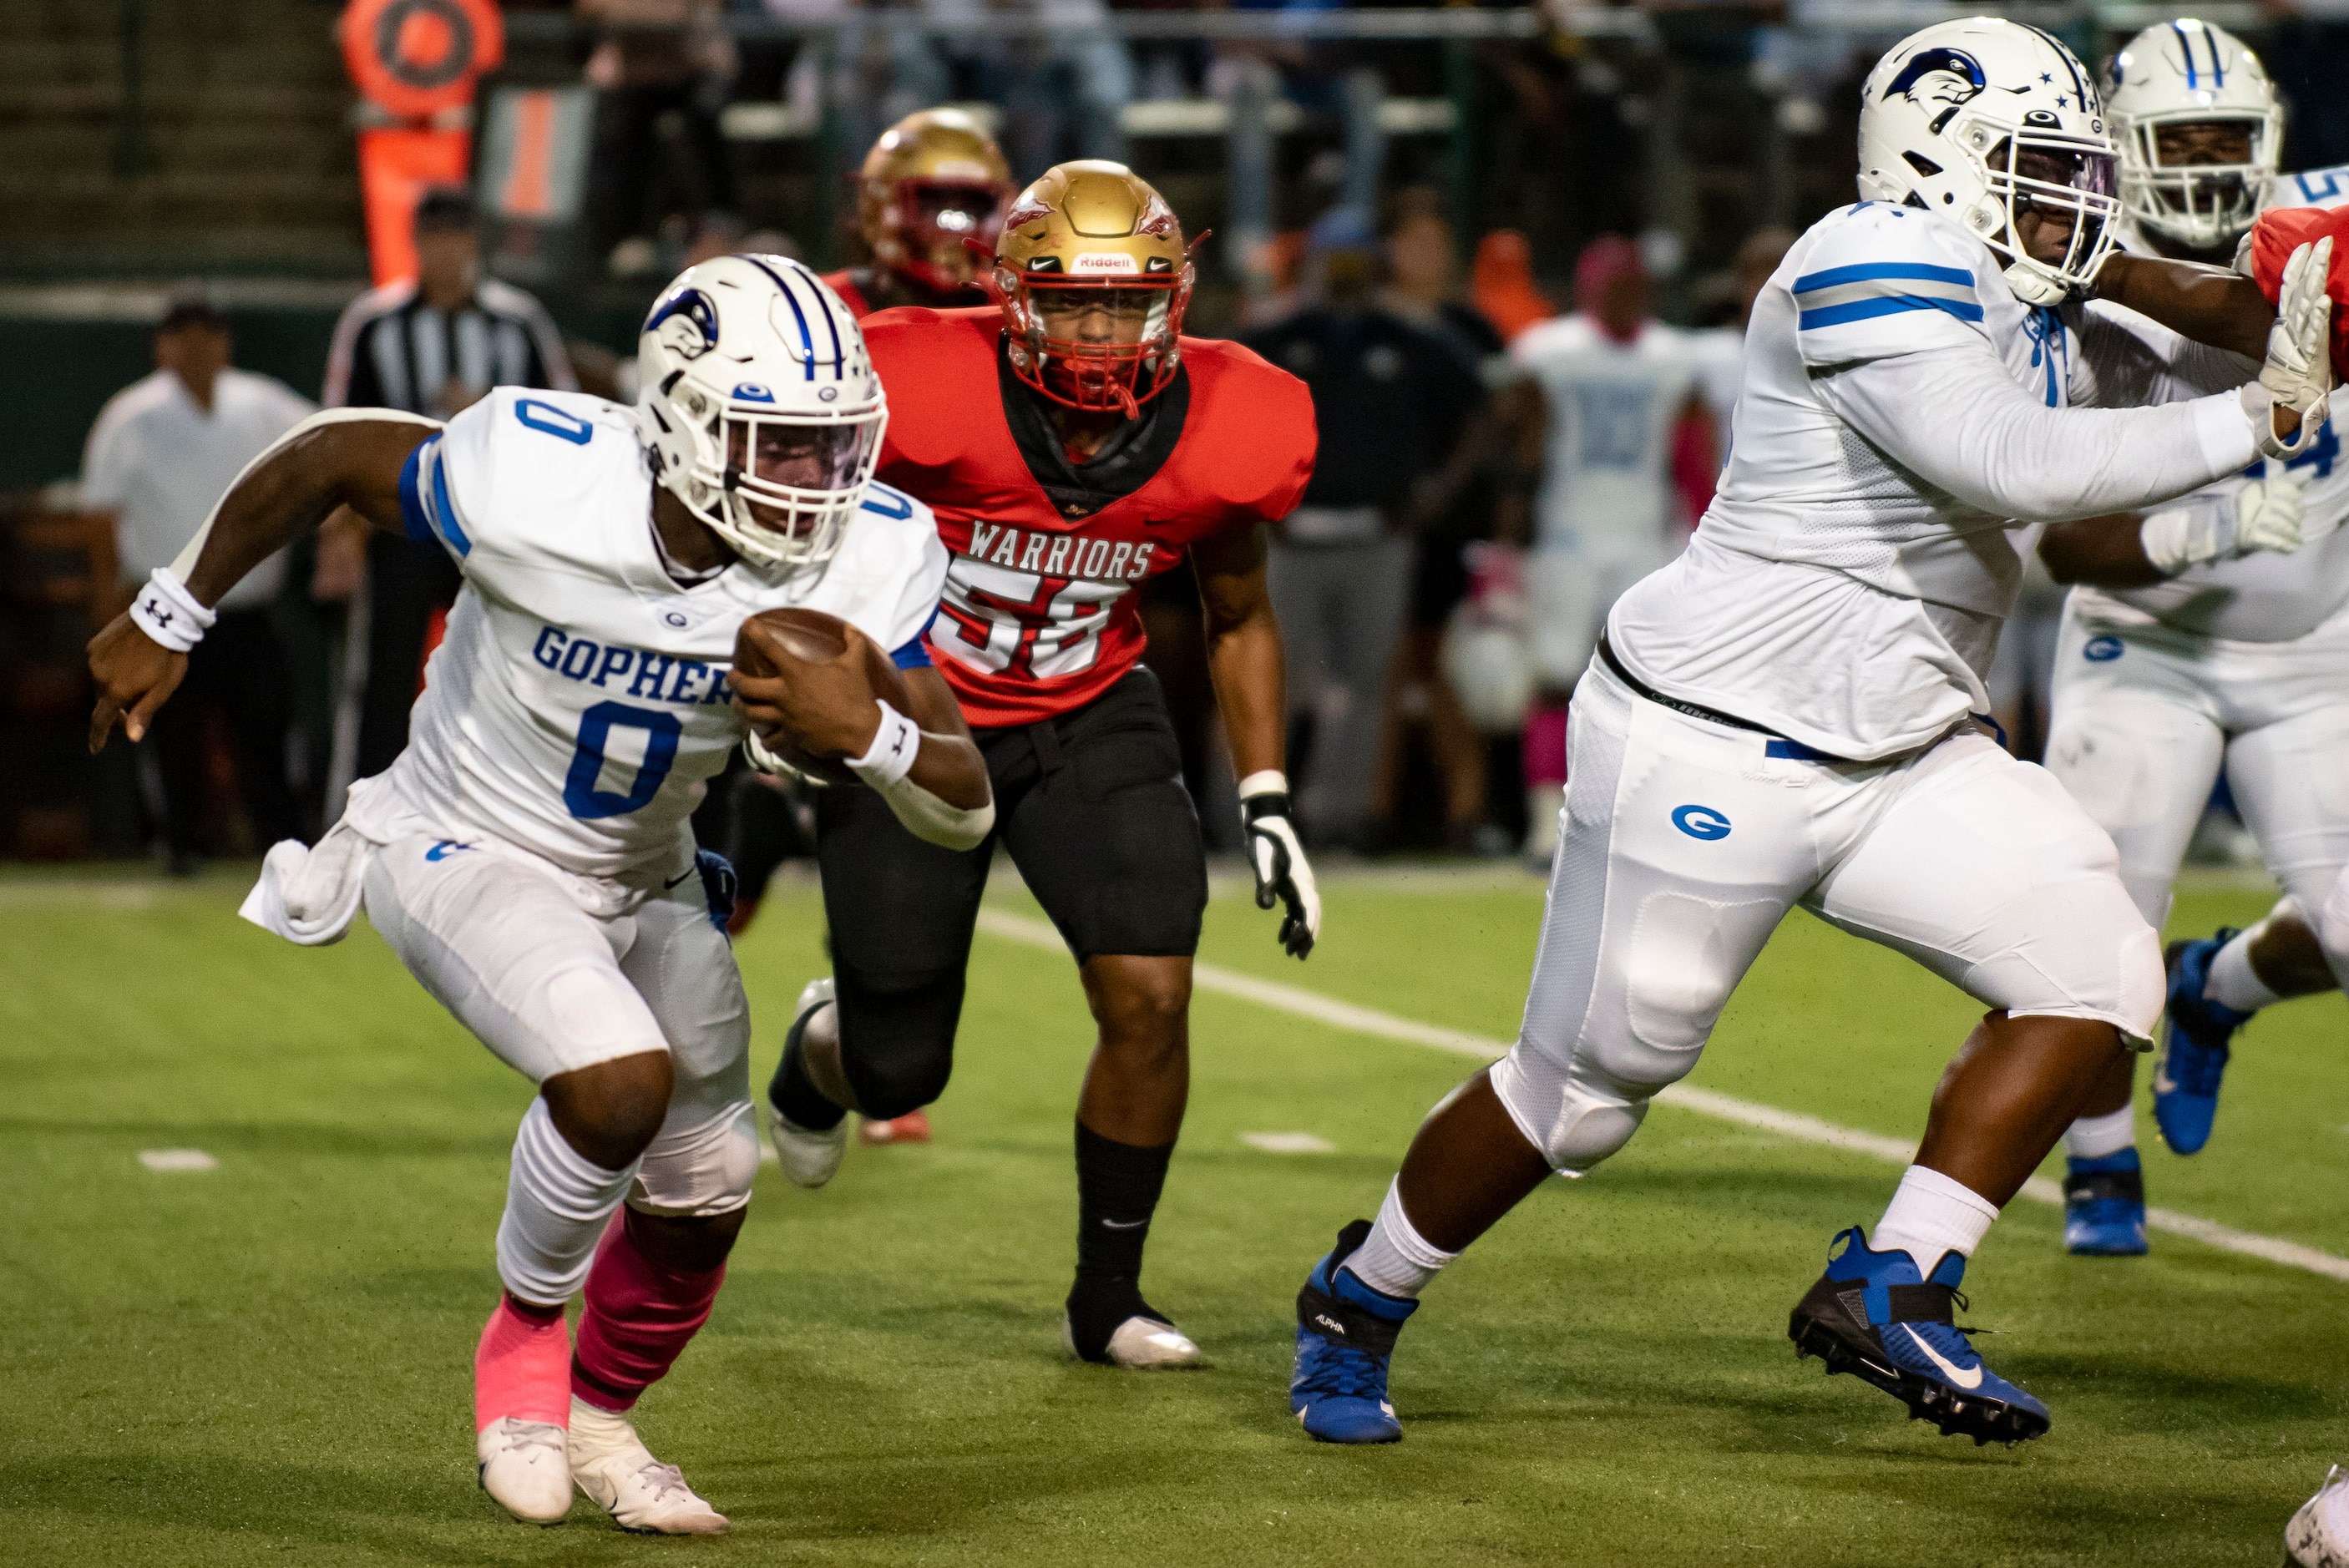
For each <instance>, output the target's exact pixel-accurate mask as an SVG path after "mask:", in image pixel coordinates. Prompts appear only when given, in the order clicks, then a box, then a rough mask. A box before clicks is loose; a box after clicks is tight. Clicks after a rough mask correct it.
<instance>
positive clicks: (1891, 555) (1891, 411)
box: [1608, 201, 2258, 761]
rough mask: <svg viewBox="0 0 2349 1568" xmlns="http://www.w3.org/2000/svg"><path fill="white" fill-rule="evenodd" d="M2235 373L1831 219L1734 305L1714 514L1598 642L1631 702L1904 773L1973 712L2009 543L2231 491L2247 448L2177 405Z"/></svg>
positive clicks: (2195, 410) (1899, 212) (2205, 356)
mask: <svg viewBox="0 0 2349 1568" xmlns="http://www.w3.org/2000/svg"><path fill="white" fill-rule="evenodd" d="M2250 373H2251V371H2250V368H2247V366H2246V362H2244V361H2242V360H2240V359H2238V358H2235V357H2234V356H2229V355H2223V354H2220V353H2219V351H2217V350H2215V349H2203V348H2200V347H2199V346H2195V345H2191V344H2188V343H2185V342H2184V341H2183V340H2182V339H2178V338H2177V337H2176V336H2175V335H2169V334H2160V335H2158V337H2155V336H2148V335H2146V334H2142V333H2133V332H2130V331H2128V330H2126V329H2124V328H2123V327H2122V326H2121V325H2118V324H2117V323H2116V322H2114V321H2112V320H2110V319H2109V318H2106V317H2104V316H2101V315H2091V314H2087V313H2085V312H2083V311H2082V310H2081V309H2080V308H2079V307H2078V306H2076V305H2067V306H2064V307H2063V308H2062V309H2060V310H2059V309H2049V308H2040V309H2033V308H2031V307H2028V306H2025V305H2024V304H2022V303H2021V302H2020V301H2019V300H2017V299H2016V298H2015V297H2014V294H2013V292H2012V291H2011V290H2010V289H2009V288H2008V287H2007V284H2006V282H2005V280H2004V278H2003V277H2002V275H2001V267H2000V264H1999V262H1998V260H1997V258H1996V257H1995V256H1994V255H1992V253H1991V251H1990V249H1989V248H1988V247H1987V246H1985V245H1984V244H1983V243H1982V241H1981V240H1979V239H1978V238H1976V237H1975V236H1974V235H1972V234H1971V233H1970V232H1967V231H1966V230H1965V229H1963V228H1961V227H1960V226H1959V225H1958V224H1956V223H1954V222H1949V221H1947V220H1945V219H1942V218H1940V217H1938V216H1936V215H1934V214H1932V213H1930V212H1926V211H1919V210H1912V209H1908V208H1902V207H1894V206H1888V205H1886V204H1884V203H1881V202H1867V201H1863V202H1860V203H1858V204H1857V205H1855V206H1852V207H1847V208H1844V209H1842V210H1840V211H1837V212H1834V213H1830V214H1829V215H1828V216H1827V217H1826V218H1824V219H1822V220H1820V222H1817V223H1816V224H1814V225H1813V226H1812V228H1811V229H1810V231H1809V232H1807V233H1806V234H1804V235H1803V237H1802V238H1801V239H1800V240H1798V241H1796V242H1795V246H1794V248H1793V249H1792V250H1791V251H1790V252H1788V253H1787V256H1786V259H1785V262H1784V263H1781V264H1780V266H1779V268H1778V270H1777V272H1776V273H1774V274H1773V275H1772V277H1771V279H1770V282H1769V284H1767V285H1766V286H1765V287H1764V289H1763V291H1762V294H1761V295H1760V296H1759V298H1758V299H1757V301H1756V303H1755V305H1754V319H1753V325H1752V328H1751V330H1750V331H1749V333H1748V335H1747V337H1746V353H1745V384H1744V392H1743V393H1742V394H1741V396H1740V398H1739V401H1738V405H1737V440H1736V444H1735V446H1734V447H1733V449H1732V451H1731V454H1730V459H1729V466H1728V468H1727V469H1726V470H1725V471H1724V472H1723V476H1722V481H1721V486H1720V489H1719V491H1718V492H1717V494H1716V495H1715V496H1714V499H1713V506H1712V508H1711V509H1710V510H1709V511H1707V512H1706V513H1705V516H1704V520H1703V521H1702V523H1701V524H1700V525H1699V527H1698V529H1697V532H1696V536H1695V538H1694V539H1693V540H1692V542H1691V543H1690V546H1689V548H1688V550H1687V551H1686V552H1684V553H1683V554H1682V556H1681V557H1680V558H1679V559H1678V560H1677V561H1675V562H1672V563H1671V565H1670V566H1668V567H1666V568H1664V569H1663V570H1662V571H1661V572H1658V573H1655V574H1654V575H1652V576H1651V577H1649V578H1647V579H1646V580H1644V581H1643V582H1641V583H1640V584H1639V585H1638V586H1636V587H1634V588H1633V589H1631V590H1630V592H1629V593H1626V594H1624V595H1623V597H1622V598H1621V599H1620V600H1619V601H1617V603H1616V606H1615V609H1614V612H1613V614H1612V615H1611V617H1610V618H1609V623H1608V636H1609V643H1610V644H1611V645H1612V646H1613V648H1614V650H1615V652H1616V654H1617V655H1619V658H1620V660H1621V662H1622V663H1623V664H1624V665H1626V666H1627V667H1628V668H1629V669H1630V673H1631V674H1632V675H1634V676H1637V677H1638V678H1639V679H1640V680H1641V681H1644V682H1645V683H1646V684H1648V685H1649V686H1652V687H1655V688H1658V689H1660V690H1661V691H1663V692H1666V693H1668V694H1670V695H1671V696H1677V697H1680V698H1682V700H1684V701H1688V702H1693V703H1698V704H1702V705H1703V706H1705V707H1712V708H1715V709H1717V710H1719V711H1722V712H1724V713H1730V714H1734V715H1736V716H1738V717H1741V718H1744V719H1746V720H1749V721H1751V722H1754V723H1756V724H1759V725H1762V726H1764V727H1767V728H1770V729H1773V730H1775V731H1777V732H1778V733H1779V734H1781V735H1784V736H1786V737H1787V738H1791V739H1794V740H1796V741H1799V742H1801V743H1803V744H1804V745H1806V746H1809V747H1812V748H1816V749H1817V750H1819V751H1822V752H1825V753H1826V754H1827V755H1830V756H1834V757H1840V758H1849V759H1851V760H1855V761H1873V760H1877V759H1880V758H1889V757H1894V756H1898V755H1899V754H1900V753H1902V752H1904V751H1909V750H1912V749H1914V748H1918V747H1920V746H1922V745H1924V744H1926V743H1927V742H1928V741H1930V740H1931V739H1932V738H1934V737H1936V736H1938V735H1940V734H1941V733H1943V732H1944V731H1946V730H1947V729H1948V728H1949V727H1951V725H1953V724H1956V723H1958V722H1959V721H1960V720H1961V719H1963V718H1964V717H1965V716H1966V715H1967V714H1968V713H1969V712H1976V713H1979V712H1982V711H1984V709H1985V707H1986V694H1985V692H1984V690H1983V686H1982V673H1983V672H1984V671H1986V670H1987V669H1988V668H1989V667H1990V661H1991V656H1992V652H1993V651H1994V650H1995V648H1996V646H1997V641H1998V633H1999V628H2000V624H2001V623H2002V620H2003V618H2004V617H2005V616H2006V615H2007V614H2008V613H2009V612H2010V610H2011V609H2012V607H2013V602H2014V595H2015V592H2016V589H2017V586H2018V585H2019V583H2020V582H2021V580H2022V561H2021V558H2020V556H2019V555H2018V553H2017V552H2016V550H2015V547H2014V544H2013V541H2012V539H2011V538H2010V537H2009V531H2010V530H2011V529H2013V527H2014V526H2015V521H2014V520H2015V519H2017V518H2026V519H2036V520H2044V521H2060V520H2062V519H2065V518H2075V517H2089V516H2095V515H2096V514H2098V513H2100V512H2106V511H2119V510H2124V509H2130V508H2136V507H2139V506H2143V505H2147V504H2149V503H2151V502H2153V501H2156V500H2168V498H2170V497H2172V496H2176V495H2178V494H2182V493H2184V492H2185V491H2187V490H2192V489H2195V488H2197V487H2199V486H2200V485H2202V484H2205V483H2208V482H2209V480H2211V479H2212V478H2213V477H2215V476H2217V475H2219V474H2223V473H2226V472H2229V471H2231V470H2233V469H2240V468H2241V467H2243V466H2244V465H2245V464H2246V463H2248V462H2249V461H2251V459H2252V458H2253V457H2254V456H2255V455H2256V453H2257V450H2258V448H2257V445H2256V443H2255V441H2254V439H2253V433H2252V429H2251V421H2250V419H2249V418H2248V417H2247V416H2246V415H2245V413H2244V411H2243V408H2242V405H2241V403H2240V399H2239V398H2238V397H2236V396H2235V395H2234V394H2233V393H2232V392H2231V391H2230V392H2228V394H2227V395H2226V396H2224V397H2217V396H2198V395H2199V394H2202V393H2210V392H2217V391H2220V390H2221V389H2226V388H2232V387H2236V386H2238V385H2240V383H2241V382H2242V381H2243V380H2245V379H2247V377H2248V376H2249V375H2250ZM2186 399H2190V400H2186ZM2173 402H2174V403H2175V406H2174V407H2141V406H2140V405H2146V404H2158V403H2173ZM2084 405H2103V406H2104V409H2103V411H2090V410H2089V409H2087V408H2085V407H2083V406H2084ZM2063 409H2069V410H2072V411H2071V412H2068V413H2065V414H2063V415H2061V416H2060V417H2051V415H2050V411H2051V410H2063Z"/></svg>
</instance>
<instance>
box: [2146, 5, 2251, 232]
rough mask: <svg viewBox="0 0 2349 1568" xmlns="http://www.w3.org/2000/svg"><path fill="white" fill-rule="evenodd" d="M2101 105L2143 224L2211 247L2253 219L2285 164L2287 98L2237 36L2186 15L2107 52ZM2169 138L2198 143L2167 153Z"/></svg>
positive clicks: (2174, 140)
mask: <svg viewBox="0 0 2349 1568" xmlns="http://www.w3.org/2000/svg"><path fill="white" fill-rule="evenodd" d="M2105 107H2106V108H2107V109H2108V110H2109V111H2110V112H2111V115H2112V121H2113V130H2114V133H2115V134H2116V136H2117V137H2118V138H2119V140H2120V148H2121V205H2122V207H2123V208H2124V209H2126V210H2127V213H2128V215H2129V218H2130V220H2131V221H2132V222H2135V223H2136V224H2137V226H2138V227H2139V228H2140V229H2143V230H2145V231H2147V232H2149V233H2153V234H2158V235H2160V236H2161V237H2162V238H2163V239H2165V240H2168V241H2170V242H2172V243H2174V244H2177V245H2179V246H2181V247H2183V248H2185V249H2186V250H2189V251H2196V252H2201V253H2221V252H2225V251H2227V250H2229V249H2230V248H2231V247H2232V246H2233V244H2234V243H2235V242H2236V241H2237V240H2238V239H2240V237H2241V236H2242V234H2243V233H2244V232H2245V231H2247V230H2248V229H2250V228H2251V225H2252V223H2253V222H2257V221H2258V218H2259V215H2260V209H2261V207H2262V206H2263V205H2265V204H2266V202H2267V199H2268V192H2269V191H2270V189H2271V187H2272V186H2273V185H2274V184H2275V179H2276V171H2277V170H2278V169H2279V168H2280V167H2281V166H2282V160H2283V108H2282V105H2281V104H2280V103H2279V102H2278V101H2277V98H2276V89H2275V84H2274V83H2273V82H2272V81H2271V80H2269V78H2268V73H2267V67H2264V66H2262V65H2261V64H2260V57H2258V56H2257V55H2255V54H2253V53H2251V50H2249V49H2247V48H2245V47H2244V46H2243V41H2242V40H2241V39H2240V38H2238V37H2236V36H2234V35H2233V34H2232V33H2230V32H2228V31H2227V30H2226V29H2225V28H2224V27H2215V26H2211V25H2210V24H2209V23H2208V22H2198V21H2196V20H2195V19H2194V18H2193V17H2191V16H2180V17H2178V19H2177V20H2176V21H2173V22H2159V23H2156V24H2155V25H2154V26H2150V27H2147V29H2146V30H2145V31H2144V32H2142V33H2139V34H2138V35H2137V36H2136V37H2134V38H2131V39H2130V40H2129V41H2128V42H2127V45H2125V46H2123V47H2122V49H2121V52H2120V53H2119V54H2118V55H2116V56H2115V57H2113V63H2112V65H2111V67H2109V69H2108V70H2107V72H2106V88H2105ZM2198 129H2199V135H2198V134H2197V130H2198ZM2165 131H2166V132H2168V133H2169V135H2168V136H2167V137H2165V136H2164V134H2163V133H2164V132H2165ZM2165 141H2172V142H2173V143H2174V142H2178V141H2188V142H2189V143H2190V142H2192V141H2200V142H2202V143H2203V145H2202V146H2200V147H2192V146H2190V145H2189V147H2186V148H2178V149H2176V150H2175V151H2176V153H2177V154H2178V155H2174V156H2170V157H2165V156H2164V153H2163V143H2164V142H2165ZM2235 152H2240V154H2241V156H2240V157H2231V156H2227V154H2229V153H2235ZM2189 159H2193V160H2196V161H2189ZM2226 259H2228V260H2231V259H2232V258H2231V256H2230V257H2227V258H2226Z"/></svg>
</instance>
